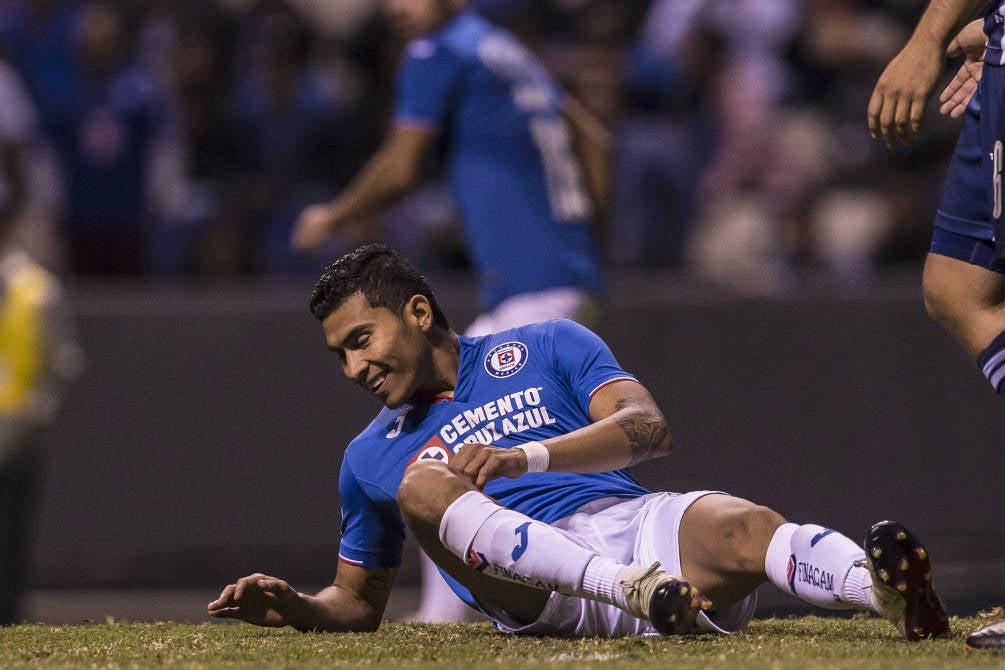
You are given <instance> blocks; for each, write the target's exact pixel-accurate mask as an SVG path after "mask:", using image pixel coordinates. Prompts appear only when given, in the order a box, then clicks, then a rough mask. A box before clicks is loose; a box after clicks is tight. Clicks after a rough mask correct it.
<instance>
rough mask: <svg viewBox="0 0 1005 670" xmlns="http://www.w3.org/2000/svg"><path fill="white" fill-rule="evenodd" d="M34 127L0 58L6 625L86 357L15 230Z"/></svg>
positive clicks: (0, 420) (57, 296)
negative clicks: (37, 499) (65, 407)
mask: <svg viewBox="0 0 1005 670" xmlns="http://www.w3.org/2000/svg"><path fill="white" fill-rule="evenodd" d="M34 132H35V110H34V107H33V106H32V105H31V103H30V101H29V99H28V94H27V92H26V91H25V90H24V86H23V84H22V83H21V80H20V78H19V77H18V76H17V74H16V73H15V72H14V70H13V68H11V67H10V66H9V65H8V64H7V63H6V62H3V61H0V626H2V625H8V624H14V623H18V622H19V620H20V619H19V610H18V606H19V600H20V596H21V594H22V592H23V591H24V588H25V585H26V579H25V577H26V575H25V573H26V570H25V558H26V556H25V551H26V548H27V544H28V539H29V528H30V525H31V517H32V514H31V512H32V502H33V497H34V494H35V489H36V487H35V484H36V480H37V475H38V463H39V454H38V441H39V438H40V436H41V431H42V429H43V428H44V427H45V426H47V425H48V424H49V423H50V422H51V421H52V419H53V417H54V416H55V413H56V410H57V409H58V407H59V403H60V399H61V397H62V395H63V392H64V390H65V387H66V385H67V384H68V383H69V382H70V381H72V380H73V378H74V377H76V375H77V373H78V372H79V370H80V366H81V364H82V360H83V359H82V356H81V354H80V351H79V349H78V348H77V343H76V338H75V333H74V330H73V328H72V327H71V323H70V320H69V313H68V305H67V304H66V300H65V297H64V295H63V290H62V287H61V285H60V283H59V281H58V280H57V279H56V277H55V276H54V275H53V274H51V273H50V272H49V271H47V270H46V269H45V268H43V267H42V266H41V265H40V264H38V263H37V262H36V261H35V260H34V259H32V258H31V256H29V255H28V254H27V253H26V252H25V251H24V250H22V249H21V248H20V247H19V246H18V244H17V242H15V240H14V236H13V234H12V233H13V231H14V228H15V224H16V223H18V222H19V221H18V219H19V217H20V216H21V214H22V212H23V208H24V204H25V201H26V198H27V193H28V188H27V184H26V179H25V165H24V152H25V150H26V147H27V145H28V144H29V142H30V141H31V139H32V138H33V136H34V135H33V134H34Z"/></svg>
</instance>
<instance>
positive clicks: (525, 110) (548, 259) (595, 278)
mask: <svg viewBox="0 0 1005 670" xmlns="http://www.w3.org/2000/svg"><path fill="white" fill-rule="evenodd" d="M397 100H398V102H397V109H396V111H395V123H396V124H397V125H399V126H400V125H412V126H417V127H422V128H428V129H429V130H431V131H434V132H438V133H442V135H443V137H444V139H445V141H446V142H447V152H446V153H447V166H446V168H447V179H448V181H449V184H450V188H451V192H452V194H453V197H454V199H455V201H456V202H457V205H458V208H459V209H460V212H461V218H462V219H463V226H464V232H465V235H466V237H467V240H468V247H469V249H470V252H471V255H472V259H471V260H472V262H473V264H474V266H475V270H476V271H477V272H478V276H479V284H480V287H481V290H482V309H483V310H486V311H487V310H490V309H492V308H494V307H495V306H496V305H498V304H499V303H500V302H501V301H503V300H505V299H506V298H509V297H511V296H514V295H519V294H521V293H529V292H535V291H541V290H545V289H549V288H557V287H575V288H581V289H585V290H587V291H591V292H597V291H599V290H600V289H601V283H602V282H601V276H600V267H599V262H598V259H597V255H596V253H595V250H594V245H593V239H592V235H593V233H592V231H591V223H592V217H593V212H592V205H591V202H590V198H589V196H588V194H587V191H586V189H585V186H584V181H583V175H582V171H581V170H580V167H579V162H578V160H577V159H576V157H575V154H574V152H573V148H572V142H571V139H572V138H571V135H570V131H569V128H568V125H567V123H566V121H565V119H564V117H563V116H562V112H561V106H562V92H561V91H560V90H559V88H558V87H557V86H556V84H555V83H554V82H553V81H552V80H551V79H550V78H549V76H548V75H547V73H546V72H545V71H544V69H543V67H542V66H541V64H540V63H539V62H538V61H537V59H536V58H535V57H534V56H532V55H531V54H530V52H529V51H528V50H527V49H526V48H525V47H524V46H523V45H521V44H520V43H519V42H518V41H517V40H516V39H514V38H513V37H512V36H511V35H510V34H509V33H507V32H505V31H503V30H501V29H499V28H497V27H495V26H493V25H492V24H491V23H489V22H487V21H486V20H484V19H483V18H481V17H479V16H478V15H477V14H474V13H473V12H470V11H467V12H461V13H460V14H458V15H457V16H456V17H454V18H453V19H452V20H451V21H450V22H449V23H447V24H446V25H445V26H444V27H442V28H441V29H439V30H438V31H437V32H435V33H432V34H430V35H427V36H425V37H423V38H420V39H417V40H413V41H412V42H411V43H409V45H408V48H407V52H406V56H405V59H404V62H403V63H402V66H401V69H400V70H399V73H398V91H397Z"/></svg>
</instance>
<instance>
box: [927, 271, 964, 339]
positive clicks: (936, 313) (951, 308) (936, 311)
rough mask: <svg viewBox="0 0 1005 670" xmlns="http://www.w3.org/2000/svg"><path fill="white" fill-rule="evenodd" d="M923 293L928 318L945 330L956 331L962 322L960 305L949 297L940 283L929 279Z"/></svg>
mask: <svg viewBox="0 0 1005 670" xmlns="http://www.w3.org/2000/svg"><path fill="white" fill-rule="evenodd" d="M923 293H924V296H925V311H926V312H928V316H929V317H931V319H932V320H933V321H935V322H936V323H938V324H940V325H941V326H942V327H943V328H946V329H947V330H950V331H952V330H954V329H955V328H954V326H955V324H957V322H958V321H959V320H960V316H959V314H958V311H959V305H958V303H957V302H956V301H955V300H952V299H950V298H949V296H947V294H946V291H945V290H944V289H943V288H942V285H941V284H940V283H939V282H935V281H930V280H928V279H927V278H926V281H925V282H924V284H923Z"/></svg>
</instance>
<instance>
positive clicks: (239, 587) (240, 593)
mask: <svg viewBox="0 0 1005 670" xmlns="http://www.w3.org/2000/svg"><path fill="white" fill-rule="evenodd" d="M264 577H266V575H263V574H262V573H260V572H256V573H255V574H253V575H248V576H247V577H241V578H240V579H238V580H237V582H236V583H235V584H234V592H233V595H232V596H231V598H232V599H233V600H234V602H237V601H239V600H240V599H241V598H243V597H244V596H245V594H246V593H247V592H248V591H249V590H253V589H257V588H258V580H259V579H262V578H264Z"/></svg>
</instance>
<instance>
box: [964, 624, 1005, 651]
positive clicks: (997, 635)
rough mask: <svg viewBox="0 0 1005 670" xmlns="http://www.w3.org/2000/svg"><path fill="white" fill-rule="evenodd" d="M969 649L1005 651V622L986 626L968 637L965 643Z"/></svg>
mask: <svg viewBox="0 0 1005 670" xmlns="http://www.w3.org/2000/svg"><path fill="white" fill-rule="evenodd" d="M963 646H964V647H966V648H967V649H971V650H974V649H995V650H998V651H1005V621H999V622H998V623H993V624H991V625H990V626H984V628H981V629H980V630H978V631H975V632H973V633H971V634H970V635H968V636H967V641H966V642H964V643H963Z"/></svg>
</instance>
